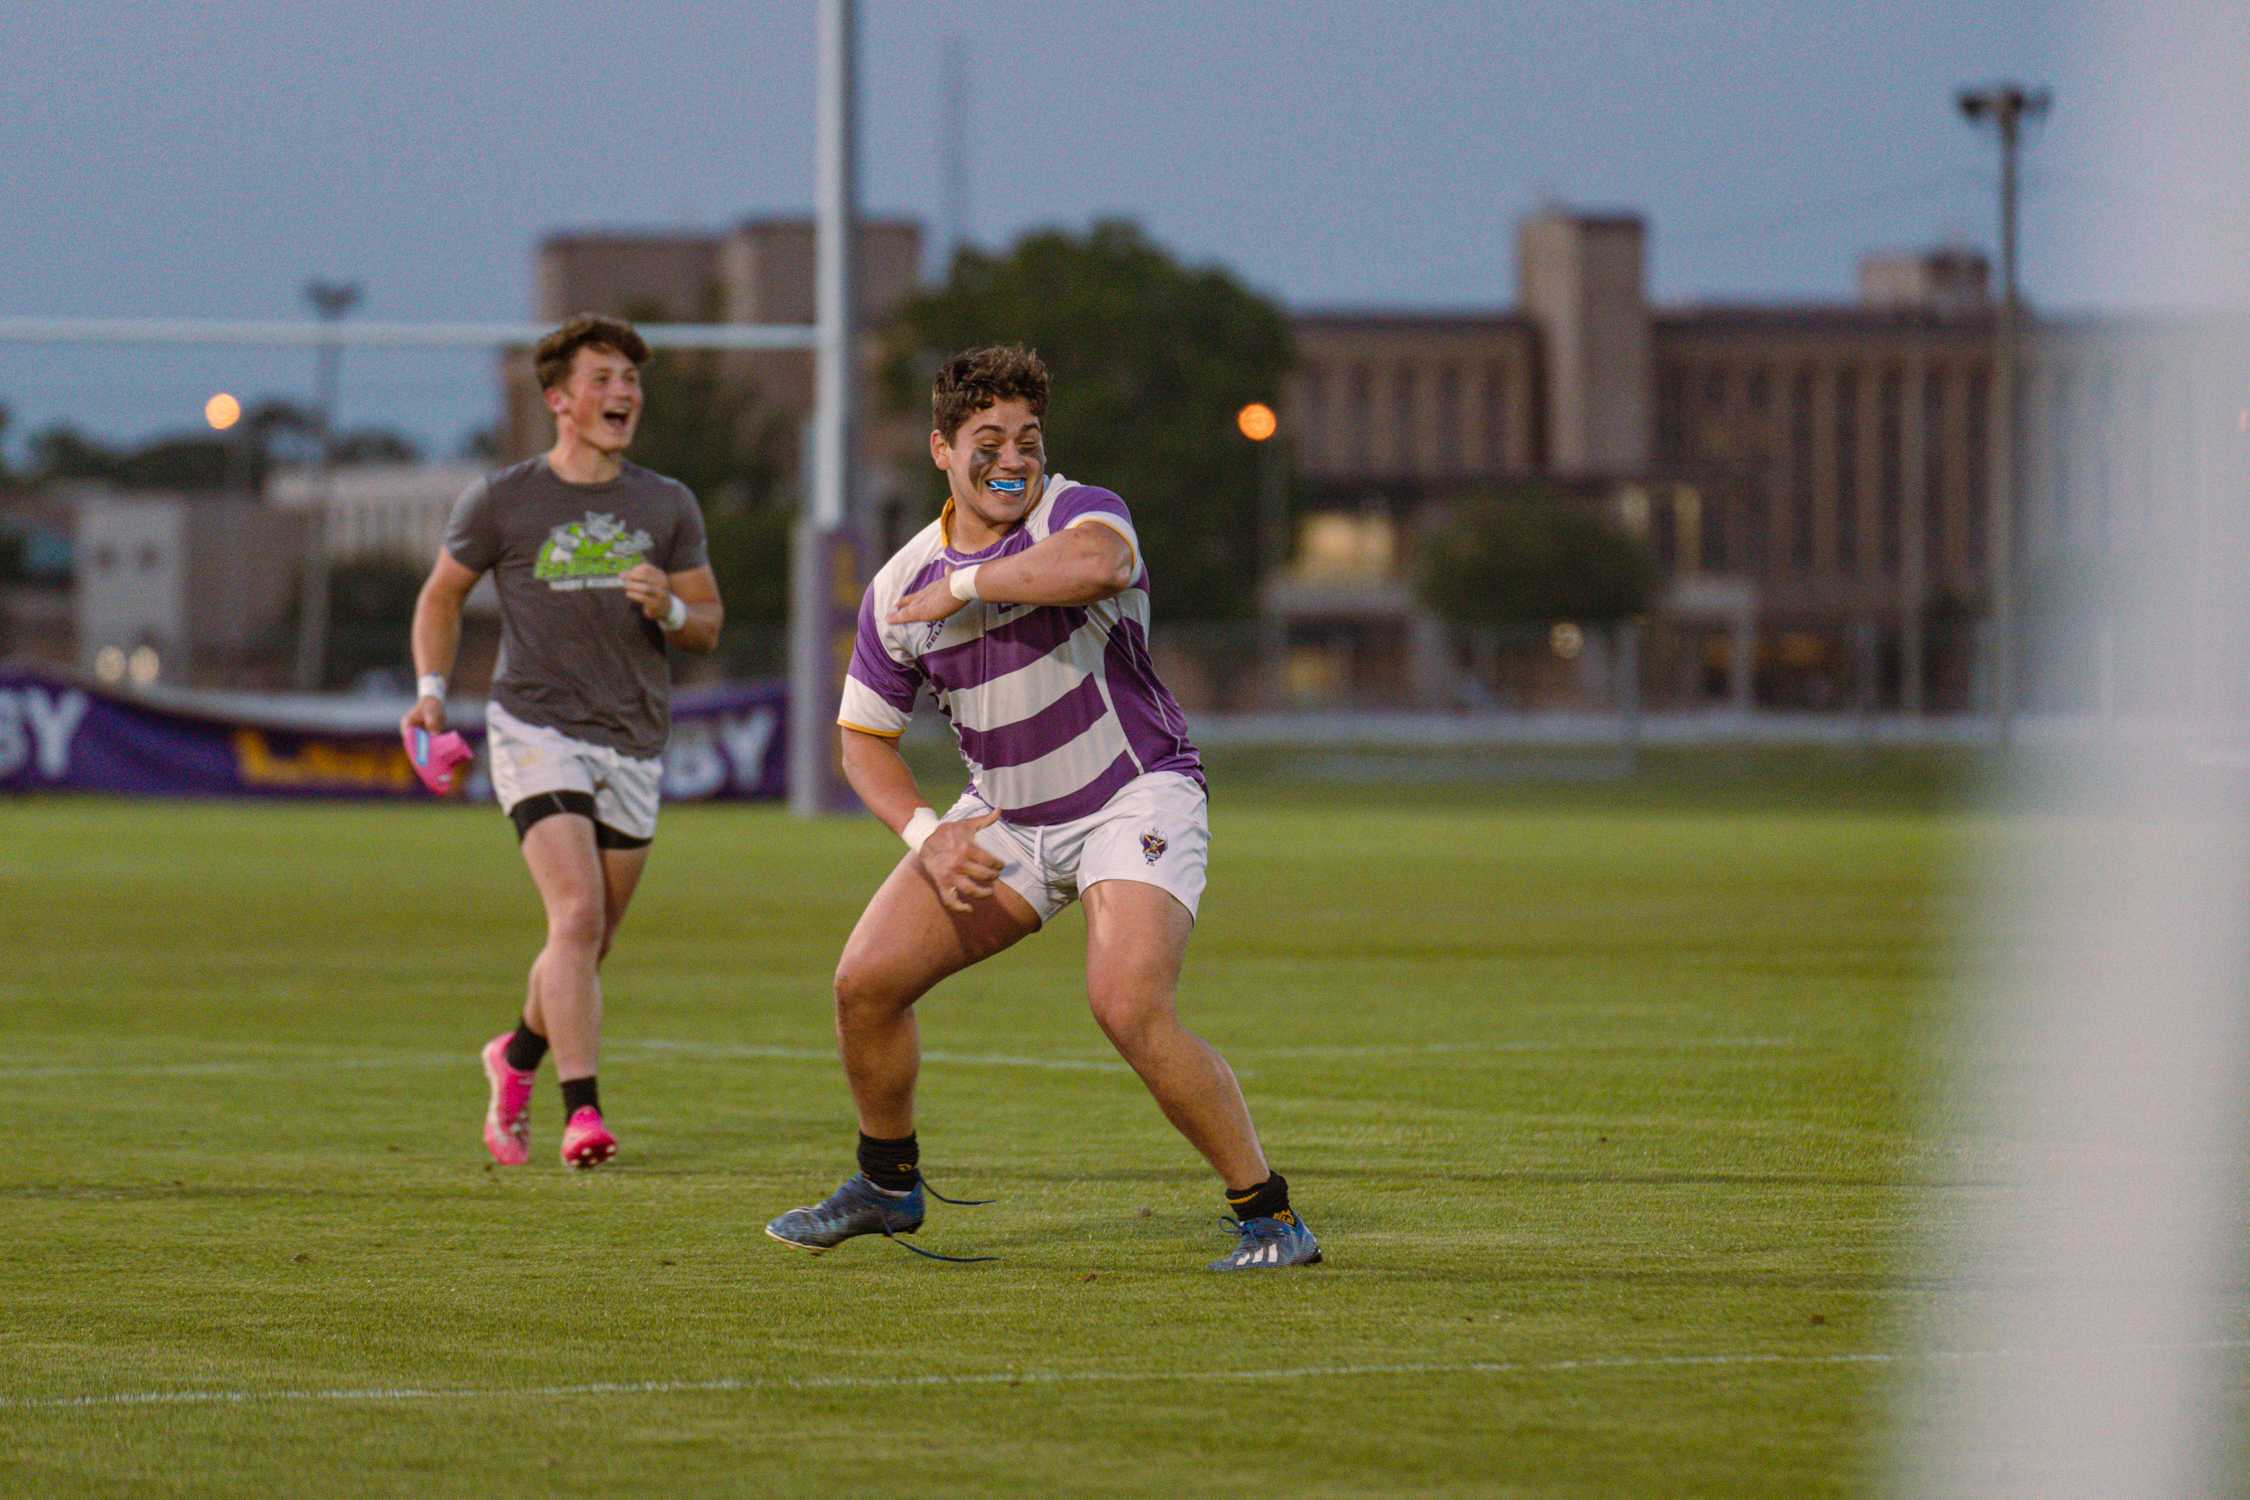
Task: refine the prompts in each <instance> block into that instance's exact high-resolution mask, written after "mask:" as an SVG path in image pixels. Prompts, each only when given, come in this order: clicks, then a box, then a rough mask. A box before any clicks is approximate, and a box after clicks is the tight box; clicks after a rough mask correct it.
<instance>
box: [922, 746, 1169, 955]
mask: <svg viewBox="0 0 2250 1500" xmlns="http://www.w3.org/2000/svg"><path fill="white" fill-rule="evenodd" d="M1210 809H1211V801H1210V798H1208V797H1206V796H1205V795H1204V793H1203V788H1202V787H1200V786H1198V785H1196V783H1195V782H1194V781H1192V780H1190V779H1189V778H1187V777H1185V776H1182V775H1180V774H1179V773H1178V772H1176V771H1156V772H1151V773H1150V774H1148V775H1145V776H1136V777H1134V778H1133V779H1132V780H1131V781H1128V782H1126V783H1125V785H1123V786H1121V787H1119V788H1118V789H1117V795H1116V796H1114V797H1112V798H1110V799H1109V801H1108V802H1107V803H1105V804H1104V805H1103V806H1102V808H1101V809H1100V810H1099V811H1098V812H1093V813H1089V814H1087V815H1086V816H1085V817H1083V818H1079V819H1076V820H1075V821H1072V822H1069V823H1051V824H1048V825H1047V826H1046V827H1043V828H1022V827H1018V826H1016V825H1015V824H1012V823H1010V822H1008V821H1007V820H1006V819H1005V818H1003V819H1001V820H1000V821H999V822H997V823H994V824H992V825H991V826H990V827H987V828H980V829H978V830H977V842H978V843H979V844H982V845H983V846H984V847H985V848H986V849H988V850H990V851H991V852H992V853H993V854H995V855H997V856H998V857H999V858H1000V859H1002V860H1004V861H1006V863H1005V864H1004V865H1003V866H1002V867H1001V870H1000V881H1001V884H1003V885H1005V886H1007V887H1008V889H1010V890H1012V891H1014V892H1015V893H1016V894H1017V895H1019V896H1021V897H1023V899H1024V900H1026V901H1028V902H1030V903H1031V909H1032V910H1033V911H1036V912H1037V913H1039V920H1040V922H1041V923H1045V922H1046V921H1047V920H1048V919H1049V918H1051V917H1052V916H1054V914H1055V913H1056V912H1059V911H1061V910H1062V909H1063V908H1064V907H1066V906H1068V905H1069V904H1070V903H1071V902H1073V901H1075V900H1077V899H1078V894H1079V892H1081V891H1083V890H1085V889H1086V888H1087V887H1088V886H1091V885H1099V884H1100V883H1101V882H1103V881H1105V880H1137V881H1140V882H1141V883H1142V884H1143V885H1153V886H1155V887H1157V888H1158V889H1159V890H1163V891H1166V892H1169V893H1170V894H1171V896H1172V898H1173V899H1174V900H1176V901H1178V902H1179V903H1180V905H1182V906H1184V907H1186V908H1187V909H1188V915H1189V916H1190V917H1193V916H1194V915H1195V909H1196V906H1197V904H1198V903H1199V902H1201V901H1202V899H1203V878H1204V870H1205V867H1206V865H1207V864H1208V862H1209V858H1210V851H1211V812H1210ZM990 811H992V804H991V803H989V802H987V801H985V800H984V799H983V798H982V797H979V796H978V795H977V794H976V793H975V792H973V791H971V792H964V793H963V794H962V796H961V800H960V801H958V802H956V803H954V804H953V806H952V807H951V808H949V809H947V811H946V814H945V819H944V821H946V822H948V823H952V822H957V821H959V820H960V819H963V818H981V817H983V816H984V815H985V814H986V813H988V812H990Z"/></svg>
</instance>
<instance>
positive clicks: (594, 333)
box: [531, 313, 648, 391]
mask: <svg viewBox="0 0 2250 1500" xmlns="http://www.w3.org/2000/svg"><path fill="white" fill-rule="evenodd" d="M581 349H610V350H614V351H615V352H617V353H619V354H622V355H624V356H625V357H626V358H627V359H629V360H631V361H632V362H633V365H634V367H635V368H636V369H637V368H639V367H640V366H642V365H645V364H647V363H648V340H646V339H644V338H642V337H641V336H640V335H639V334H638V333H635V332H634V331H633V325H632V324H630V323H628V322H626V321H625V320H624V319H623V318H605V317H603V316H602V315H601V314H600V313H580V314H579V315H578V316H577V317H575V318H572V319H571V320H570V321H569V322H567V323H565V324H563V326H562V327H560V328H558V329H556V330H555V331H554V332H553V333H550V334H548V335H547V336H546V337H545V338H543V339H541V340H540V341H539V347H538V349H537V350H535V351H534V352H533V354H532V356H531V358H532V364H533V367H534V368H535V369H537V370H538V372H539V389H541V390H543V391H551V390H553V389H554V388H555V387H556V386H558V385H561V384H562V383H563V382H564V381H565V380H568V379H569V378H570V363H571V361H572V360H574V359H576V358H577V357H578V351H579V350H581Z"/></svg>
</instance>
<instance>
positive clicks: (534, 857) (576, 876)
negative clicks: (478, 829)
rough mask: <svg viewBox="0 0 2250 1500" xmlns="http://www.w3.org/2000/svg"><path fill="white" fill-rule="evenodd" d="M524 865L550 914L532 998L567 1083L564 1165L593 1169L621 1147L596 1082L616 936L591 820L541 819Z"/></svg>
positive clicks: (528, 838) (527, 840) (528, 841)
mask: <svg viewBox="0 0 2250 1500" xmlns="http://www.w3.org/2000/svg"><path fill="white" fill-rule="evenodd" d="M633 852H638V851H633ZM523 857H524V864H525V865H526V866H527V867H529V869H530V871H531V880H532V884H533V885H535V886H537V887H538V890H539V899H540V902H541V904H542V905H544V906H545V908H546V912H547V942H546V945H545V946H544V947H542V948H541V949H540V950H539V957H538V960H537V961H536V962H535V963H534V964H533V965H532V979H531V995H532V999H533V1003H534V1004H536V1006H537V1008H538V1011H539V1015H538V1021H537V1024H539V1025H543V1026H544V1027H545V1029H546V1036H547V1040H548V1043H549V1045H550V1046H551V1047H552V1048H553V1050H554V1054H555V1071H556V1072H557V1073H558V1074H559V1075H560V1077H561V1079H562V1085H563V1114H564V1117H565V1121H566V1124H565V1126H564V1130H563V1141H562V1157H563V1161H564V1162H565V1163H566V1164H567V1165H570V1166H574V1167H589V1166H594V1165H597V1164H599V1163H601V1162H604V1161H607V1160H608V1159H609V1158H610V1157H611V1156H613V1155H614V1154H616V1151H617V1141H616V1138H615V1137H613V1136H612V1135H610V1133H609V1130H608V1128H607V1127H606V1126H605V1125H603V1123H602V1119H601V1101H600V1094H599V1091H598V1090H599V1085H598V1083H597V1080H596V1073H597V1070H598V1067H599V1064H600V1060H601V1027H602V988H601V977H600V967H601V959H602V954H603V952H604V951H605V943H606V940H607V938H608V936H609V934H610V932H611V931H612V930H613V929H612V926H611V913H610V900H609V895H608V891H607V886H608V879H607V874H606V872H605V870H604V861H603V858H602V851H601V850H600V849H598V848H597V847H596V846H595V843H594V824H593V820H592V819H590V818H585V817H581V816H579V815H578V814H576V813H557V814H554V815H552V816H549V817H545V818H541V819H540V820H539V821H538V822H536V823H534V824H532V825H531V828H530V831H529V832H527V833H526V834H525V835H524V840H523ZM634 873H635V876H636V879H637V873H638V872H637V871H636V872H634ZM627 894H628V895H629V894H630V893H629V892H628V893H627ZM619 915H620V916H621V915H622V912H621V911H620V913H619Z"/></svg>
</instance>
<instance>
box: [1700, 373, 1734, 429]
mask: <svg viewBox="0 0 2250 1500" xmlns="http://www.w3.org/2000/svg"><path fill="white" fill-rule="evenodd" d="M1697 394H1698V397H1699V400H1700V404H1701V406H1702V410H1701V411H1699V412H1697V413H1696V416H1697V419H1698V420H1699V421H1701V422H1702V423H1703V424H1704V425H1706V426H1708V425H1710V424H1711V423H1713V422H1718V421H1723V420H1724V419H1725V417H1726V414H1727V367H1726V366H1725V365H1720V364H1714V365H1710V366H1708V367H1706V368H1705V370H1704V371H1703V380H1702V389H1701V390H1700V391H1699V392H1698V393H1697Z"/></svg>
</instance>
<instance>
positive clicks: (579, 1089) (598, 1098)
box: [563, 1073, 602, 1124]
mask: <svg viewBox="0 0 2250 1500" xmlns="http://www.w3.org/2000/svg"><path fill="white" fill-rule="evenodd" d="M601 1107H602V1090H601V1085H600V1084H598V1083H596V1082H595V1081H594V1075H593V1074H591V1073H588V1074H587V1075H586V1076H585V1077H584V1078H565V1079H564V1080H563V1123H564V1124H568V1123H569V1122H570V1117H571V1116H572V1115H574V1114H577V1113H578V1112H579V1111H580V1110H582V1109H592V1110H594V1111H595V1112H596V1113H599V1112H600V1111H601Z"/></svg>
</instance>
